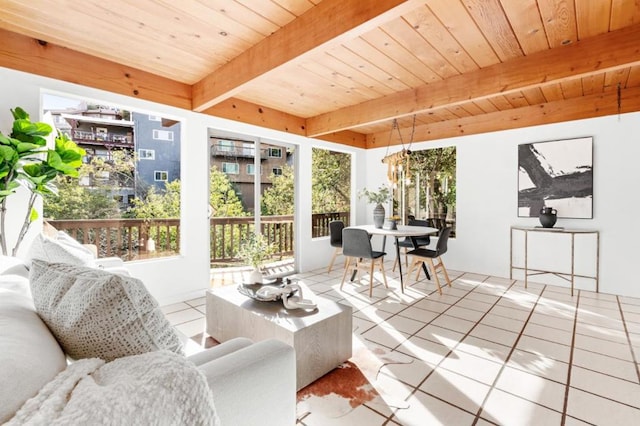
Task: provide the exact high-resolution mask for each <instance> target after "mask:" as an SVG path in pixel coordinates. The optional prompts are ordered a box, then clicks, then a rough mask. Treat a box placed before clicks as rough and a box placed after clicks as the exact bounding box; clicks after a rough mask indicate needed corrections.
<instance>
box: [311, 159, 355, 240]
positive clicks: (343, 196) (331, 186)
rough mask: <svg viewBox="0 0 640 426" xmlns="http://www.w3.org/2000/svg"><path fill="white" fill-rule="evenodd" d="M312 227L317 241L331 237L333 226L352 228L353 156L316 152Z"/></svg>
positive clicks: (313, 163) (312, 191)
mask: <svg viewBox="0 0 640 426" xmlns="http://www.w3.org/2000/svg"><path fill="white" fill-rule="evenodd" d="M311 173H312V179H313V182H312V188H311V194H312V195H311V196H312V200H311V209H312V212H311V226H312V236H313V237H323V236H326V235H329V222H331V221H332V220H342V221H343V222H344V223H345V226H349V219H350V208H351V154H345V153H342V152H336V151H330V150H327V149H321V148H313V151H312V164H311Z"/></svg>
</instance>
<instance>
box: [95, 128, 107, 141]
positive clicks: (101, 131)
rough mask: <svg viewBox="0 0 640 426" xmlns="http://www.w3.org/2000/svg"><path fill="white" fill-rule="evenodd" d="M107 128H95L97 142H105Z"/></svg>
mask: <svg viewBox="0 0 640 426" xmlns="http://www.w3.org/2000/svg"><path fill="white" fill-rule="evenodd" d="M107 134H108V131H107V128H106V127H96V139H97V140H99V141H106V140H107Z"/></svg>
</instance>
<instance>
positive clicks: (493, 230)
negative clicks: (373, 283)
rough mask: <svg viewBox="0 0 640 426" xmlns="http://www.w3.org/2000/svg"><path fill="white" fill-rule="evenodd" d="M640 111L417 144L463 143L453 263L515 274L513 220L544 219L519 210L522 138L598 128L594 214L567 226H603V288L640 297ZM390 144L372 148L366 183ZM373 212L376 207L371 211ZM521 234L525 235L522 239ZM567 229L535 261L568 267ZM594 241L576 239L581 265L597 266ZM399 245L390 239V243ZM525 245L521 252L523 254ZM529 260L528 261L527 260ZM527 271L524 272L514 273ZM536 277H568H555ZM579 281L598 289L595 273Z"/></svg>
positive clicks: (564, 222) (374, 180) (562, 222)
mask: <svg viewBox="0 0 640 426" xmlns="http://www.w3.org/2000/svg"><path fill="white" fill-rule="evenodd" d="M638 129H640V113H632V114H624V115H621V116H610V117H602V118H595V119H588V120H579V121H573V122H568V123H559V124H551V125H545V126H536V127H530V128H525V129H516V130H508V131H502V132H494V133H488V134H481V135H472V136H466V137H458V138H451V139H446V140H441V141H435V142H423V143H418V144H415V143H414V145H413V149H416V150H417V149H425V148H435V147H441V146H449V145H455V146H456V147H457V159H458V160H457V161H458V163H457V228H456V232H457V237H456V239H455V240H451V241H450V244H449V252H448V253H447V255H446V256H445V261H446V264H447V266H448V267H449V268H452V269H457V270H463V271H469V272H477V273H481V274H489V275H495V276H500V277H509V256H510V247H509V233H510V226H512V225H524V226H536V225H540V223H539V221H538V219H537V218H518V217H517V183H518V175H517V172H518V166H517V164H518V163H517V162H518V154H517V146H518V144H522V143H530V142H538V141H547V140H556V139H570V138H576V137H581V136H593V145H594V147H593V152H594V160H593V164H594V169H593V171H594V199H593V206H594V207H593V212H594V213H593V219H589V220H587V219H558V222H557V224H556V226H559V227H564V228H566V229H596V230H599V231H600V291H601V292H604V293H613V294H619V295H627V296H634V297H640V285H638V284H637V279H636V276H637V269H636V265H635V262H637V259H638V254H639V253H640V249H639V244H640V224H639V222H638V219H637V211H638V210H639V209H640V191H638V189H637V188H636V185H637V184H638V182H640V167H638V158H640V144H639V143H638V141H637V136H636V135H637V134H638ZM384 153H385V149H382V148H381V149H376V150H370V151H368V152H367V160H368V166H369V167H368V175H367V185H368V186H371V187H373V186H374V185H377V184H378V182H379V181H380V179H381V177H380V176H381V175H382V174H383V173H384V172H385V171H384V169H383V167H382V166H383V165H381V164H380V159H381V158H382V156H384ZM369 214H370V213H369ZM520 241H521V240H520ZM569 241H570V240H569V239H568V237H567V238H566V239H565V240H564V241H558V240H554V239H549V240H547V242H545V241H540V243H542V244H543V245H544V246H537V243H533V242H532V243H530V250H533V248H534V247H536V246H537V247H542V248H543V249H544V250H547V253H542V250H538V251H534V253H530V257H529V258H530V262H533V264H534V265H536V266H538V267H541V268H542V269H547V268H549V269H553V270H555V268H558V267H561V268H563V269H562V270H563V271H569V264H570V262H569V260H570V258H569V253H570V245H569ZM592 246H593V244H591V242H590V241H588V240H584V241H582V240H581V241H578V242H577V243H576V264H577V265H578V266H579V270H578V271H577V272H578V273H580V272H581V271H582V273H584V274H585V275H586V274H591V273H593V272H595V266H592V265H594V260H595V248H594V247H592ZM389 250H393V248H389V247H387V251H389ZM521 254H522V245H519V246H516V247H515V256H514V257H515V258H517V259H520V260H521V259H522V255H521ZM520 264H522V263H520ZM514 277H516V278H521V277H522V274H519V275H518V274H514ZM530 280H532V281H536V282H547V283H550V284H557V285H567V284H566V283H565V282H564V281H562V280H557V279H554V278H553V277H544V276H539V277H532V278H530ZM578 284H579V285H578V287H582V288H587V289H594V281H593V280H580V282H579V283H578Z"/></svg>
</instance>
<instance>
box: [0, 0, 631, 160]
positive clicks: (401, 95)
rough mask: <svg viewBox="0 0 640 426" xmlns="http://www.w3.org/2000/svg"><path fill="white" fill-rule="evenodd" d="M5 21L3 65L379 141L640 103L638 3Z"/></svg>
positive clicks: (119, 12)
mask: <svg viewBox="0 0 640 426" xmlns="http://www.w3.org/2000/svg"><path fill="white" fill-rule="evenodd" d="M0 24H1V28H2V29H0V66H4V67H7V68H13V69H18V70H23V71H27V72H32V73H36V74H41V75H45V76H49V77H52V78H56V79H61V80H66V81H71V82H74V83H79V84H82V85H86V86H90V87H97V88H100V89H104V90H109V91H113V92H117V93H122V94H126V95H129V96H135V97H139V98H143V99H148V100H152V101H155V102H161V103H165V104H169V105H174V106H178V107H180V108H185V109H191V110H194V111H200V112H204V113H207V114H212V115H217V116H221V117H226V118H231V119H234V120H239V121H244V122H247V123H252V124H258V125H261V126H265V127H269V128H274V129H278V130H284V131H288V132H292V133H296V134H301V135H307V136H310V137H317V138H321V139H326V140H333V141H337V142H340V143H344V144H349V145H354V146H360V147H366V148H371V147H379V146H386V145H388V144H392V145H397V144H399V143H401V142H404V143H405V144H406V143H408V142H409V141H410V140H411V134H413V135H414V136H413V139H414V140H416V141H418V140H420V141H422V140H433V139H439V138H446V137H451V136H457V135H469V134H475V133H483V132H489V131H495V130H500V129H509V128H515V127H524V126H533V125H538V124H546V123H553V122H561V121H567V120H575V119H580V118H588V117H596V116H602V115H610V114H618V113H624V112H630V111H638V110H640V2H638V1H637V0H419V1H418V0H408V1H400V0H376V1H373V0H372V1H362V0H209V1H202V0H200V1H198V0H181V1H179V2H176V1H173V0H136V1H130V0H109V1H104V0H102V1H100V0H84V1H82V2H78V1H76V0H30V1H23V0H2V1H0ZM414 116H415V120H414ZM394 119H395V120H397V123H398V125H399V128H400V131H399V132H397V131H394V132H392V128H393V121H394ZM414 121H415V123H416V126H415V128H414V126H413V123H414Z"/></svg>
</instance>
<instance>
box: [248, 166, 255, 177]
mask: <svg viewBox="0 0 640 426" xmlns="http://www.w3.org/2000/svg"><path fill="white" fill-rule="evenodd" d="M247 174H248V175H255V174H256V165H255V164H247Z"/></svg>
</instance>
